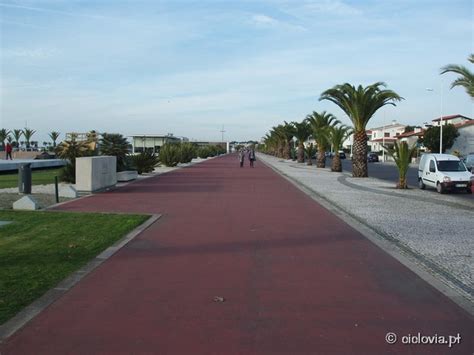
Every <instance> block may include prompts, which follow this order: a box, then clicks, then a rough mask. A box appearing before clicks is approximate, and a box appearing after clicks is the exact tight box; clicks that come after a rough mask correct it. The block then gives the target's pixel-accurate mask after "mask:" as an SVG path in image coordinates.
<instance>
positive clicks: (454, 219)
mask: <svg viewBox="0 0 474 355" xmlns="http://www.w3.org/2000/svg"><path fill="white" fill-rule="evenodd" d="M258 158H259V159H260V160H263V161H264V162H266V163H267V164H268V165H270V166H272V167H273V168H275V169H276V170H278V171H280V172H281V173H282V174H284V175H286V176H287V177H290V178H291V179H294V180H296V181H298V182H300V183H301V184H303V185H304V186H305V187H307V188H309V189H310V190H313V191H314V192H316V193H317V194H318V195H320V196H321V197H323V198H325V199H327V200H328V201H330V202H331V203H333V204H335V205H336V206H338V207H339V208H341V209H343V210H344V211H345V212H347V213H349V214H350V215H352V216H353V217H355V218H356V219H358V220H359V221H362V222H364V223H365V224H367V225H369V226H371V227H372V228H374V229H375V230H376V231H377V232H379V233H380V234H382V235H384V236H385V238H388V239H389V240H392V241H393V242H395V243H397V244H399V245H400V247H401V248H402V251H408V252H409V253H410V252H412V253H410V254H412V255H414V256H415V257H416V258H418V260H419V261H420V263H421V264H422V265H424V266H425V267H426V268H427V269H428V270H429V271H430V272H432V273H434V274H435V275H436V276H438V277H439V278H441V279H442V280H443V281H444V282H445V283H448V285H449V286H451V287H453V288H455V289H456V290H457V291H459V292H460V293H462V294H463V295H464V296H465V297H466V298H468V299H469V300H470V301H471V302H472V301H474V281H473V273H474V255H473V253H474V238H473V228H474V222H473V221H474V204H473V203H472V202H471V201H468V200H463V199H457V198H456V196H450V195H440V194H438V193H436V192H435V191H428V190H426V191H423V190H419V189H409V190H399V189H396V188H395V187H394V184H393V183H390V182H387V181H383V180H379V179H374V178H364V179H361V178H353V177H351V175H350V174H348V173H335V172H331V171H330V169H329V168H326V169H318V168H316V167H315V166H314V165H313V166H307V165H306V164H301V163H297V162H295V161H291V160H282V159H279V158H275V157H272V156H268V155H262V154H259V156H258Z"/></svg>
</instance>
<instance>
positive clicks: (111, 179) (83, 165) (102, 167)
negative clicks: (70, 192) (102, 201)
mask: <svg viewBox="0 0 474 355" xmlns="http://www.w3.org/2000/svg"><path fill="white" fill-rule="evenodd" d="M116 183H117V158H116V157H113V156H99V157H84V158H77V159H76V190H77V191H81V192H94V191H100V190H104V189H106V188H107V187H112V186H114V185H115V184H116Z"/></svg>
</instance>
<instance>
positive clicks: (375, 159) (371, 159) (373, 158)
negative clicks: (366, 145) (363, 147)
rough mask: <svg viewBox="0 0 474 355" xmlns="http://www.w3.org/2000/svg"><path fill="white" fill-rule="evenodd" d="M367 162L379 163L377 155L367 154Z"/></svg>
mask: <svg viewBox="0 0 474 355" xmlns="http://www.w3.org/2000/svg"><path fill="white" fill-rule="evenodd" d="M367 161H368V162H369V163H374V162H377V163H378V161H379V155H378V154H377V153H369V154H367Z"/></svg>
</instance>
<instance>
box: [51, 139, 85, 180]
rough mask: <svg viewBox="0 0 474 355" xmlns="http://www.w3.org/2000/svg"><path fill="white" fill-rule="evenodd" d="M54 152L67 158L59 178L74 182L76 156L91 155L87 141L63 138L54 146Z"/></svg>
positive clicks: (60, 156)
mask: <svg viewBox="0 0 474 355" xmlns="http://www.w3.org/2000/svg"><path fill="white" fill-rule="evenodd" d="M56 154H57V155H58V157H59V158H61V159H66V160H69V162H68V163H67V164H66V165H65V166H64V167H63V169H62V173H61V180H62V181H66V182H72V183H75V182H76V158H79V157H84V156H88V155H91V150H90V146H89V142H86V141H77V140H76V139H71V140H64V141H62V142H61V143H60V144H59V145H58V146H57V147H56Z"/></svg>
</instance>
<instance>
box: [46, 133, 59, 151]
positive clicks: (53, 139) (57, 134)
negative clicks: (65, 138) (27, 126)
mask: <svg viewBox="0 0 474 355" xmlns="http://www.w3.org/2000/svg"><path fill="white" fill-rule="evenodd" d="M60 134H61V133H59V132H56V131H52V132H50V133H49V134H48V135H49V138H51V140H52V141H53V147H54V148H56V141H57V140H58V138H59V136H60Z"/></svg>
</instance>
